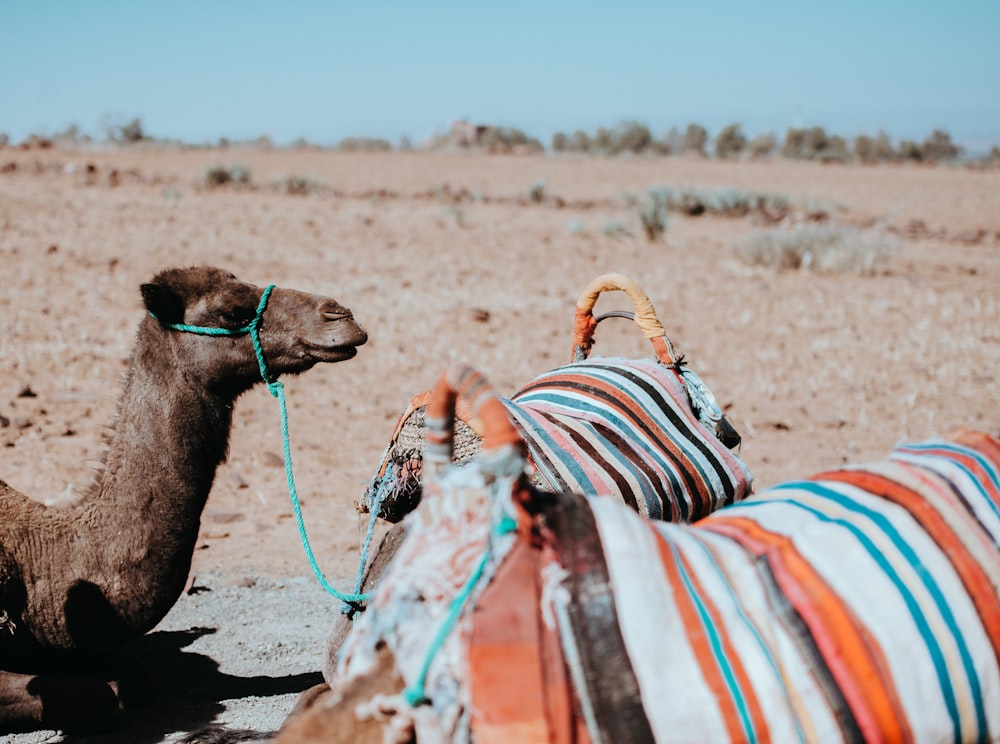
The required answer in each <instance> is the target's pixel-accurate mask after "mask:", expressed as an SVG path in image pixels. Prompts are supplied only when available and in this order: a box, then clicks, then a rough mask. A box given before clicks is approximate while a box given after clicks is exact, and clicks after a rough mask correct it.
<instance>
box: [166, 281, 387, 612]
mask: <svg viewBox="0 0 1000 744" xmlns="http://www.w3.org/2000/svg"><path fill="white" fill-rule="evenodd" d="M273 289H274V285H273V284H271V285H270V286H268V287H267V288H266V289H265V290H264V294H263V295H261V298H260V303H259V304H258V305H257V311H256V313H254V317H253V320H251V321H250V322H249V323H247V324H246V325H245V326H243V327H242V328H237V329H235V330H232V329H229V328H212V327H207V326H195V325H186V324H184V323H164V322H163V321H162V320H160V319H159V318H157V317H156V316H155V315H153V313H152V312H150V313H149V314H150V315H151V316H152V317H153V318H154V319H155V320H157V321H158V322H159V323H160V324H161V325H162V326H163V327H165V328H170V329H172V330H175V331H183V332H184V333H194V334H197V335H199V336H243V335H245V334H247V333H249V334H250V340H251V341H252V342H253V350H254V354H256V356H257V366H258V367H259V368H260V376H261V379H262V380H263V381H264V383H265V384H266V385H267V389H268V390H269V391H270V393H271V395H272V396H274V397H275V398H277V399H278V405H279V408H280V409H281V440H282V450H283V452H284V455H285V478H286V479H287V481H288V494H289V496H290V497H291V499H292V511H293V512H294V513H295V522H296V524H297V525H298V528H299V538H300V539H301V541H302V547H303V548H304V549H305V551H306V557H307V558H308V559H309V565H310V567H312V571H313V574H315V576H316V578H317V579H318V580H319V583H320V585H321V586H322V587H323V588H324V589H326V591H327V592H328V593H329V594H331V595H332V596H334V597H336V598H337V599H339V600H340V601H341V602H344V603H345V604H346V605H348V606H357V605H358V604H361V603H363V602H367V601H368V600H370V599H371V598H372V596H373V594H372V593H371V592H369V593H365V594H362V593H359V592H354V593H352V594H345V593H344V592H340V591H338V590H337V589H335V588H334V587H333V586H332V585H331V584H330V582H329V581H327V580H326V576H325V575H324V574H323V571H322V570H321V569H320V567H319V564H318V563H317V562H316V556H315V555H314V554H313V550H312V546H311V545H310V544H309V537H308V535H306V527H305V522H304V521H303V519H302V505H301V504H300V502H299V492H298V490H297V489H296V488H295V478H294V476H293V475H292V450H291V445H290V443H289V438H288V407H287V405H286V403H285V386H284V385H282V384H281V383H280V382H278V380H277V379H276V378H272V377H271V373H270V372H268V369H267V361H266V360H265V359H264V349H263V347H262V346H261V345H260V325H261V323H262V322H263V319H264V310H266V309H267V301H268V300H269V299H270V297H271V291H272V290H273ZM375 516H376V514H374V513H373V515H372V518H373V520H374V518H375ZM365 552H367V551H365ZM361 561H362V568H363V566H364V563H365V562H366V555H365V554H364V553H363V554H362V556H361ZM359 588H360V587H359Z"/></svg>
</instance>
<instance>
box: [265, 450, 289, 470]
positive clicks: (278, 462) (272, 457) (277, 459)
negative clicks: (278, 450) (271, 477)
mask: <svg viewBox="0 0 1000 744" xmlns="http://www.w3.org/2000/svg"><path fill="white" fill-rule="evenodd" d="M260 462H261V464H262V465H267V466H268V467H272V468H280V467H282V466H283V465H284V464H285V461H284V459H283V458H282V457H281V455H276V454H274V453H273V452H271V451H270V450H267V451H264V452H261V453H260Z"/></svg>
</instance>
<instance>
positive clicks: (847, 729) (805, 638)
mask: <svg viewBox="0 0 1000 744" xmlns="http://www.w3.org/2000/svg"><path fill="white" fill-rule="evenodd" d="M756 563H757V570H758V572H759V573H760V575H761V577H762V578H763V585H764V588H765V590H766V591H767V599H768V602H769V603H770V604H771V612H772V617H774V618H775V619H777V620H778V622H780V623H781V624H782V625H784V626H785V628H787V629H788V632H789V636H790V637H791V638H792V639H793V640H794V642H795V645H796V646H798V648H799V653H800V654H802V656H803V657H804V658H806V659H809V661H810V662H811V666H810V668H811V669H812V676H813V678H814V679H815V680H816V682H817V684H818V685H819V688H820V689H821V690H822V691H823V697H825V698H826V703H827V707H829V709H830V710H831V711H833V712H834V715H836V717H837V722H838V724H839V726H840V731H841V732H842V733H843V741H849V742H863V741H864V740H865V738H864V736H862V735H861V728H860V727H859V726H858V721H857V719H856V718H855V717H854V713H852V712H851V708H850V706H849V705H848V704H847V699H846V698H845V697H844V694H843V692H841V689H840V685H838V684H837V681H836V679H834V676H833V672H831V671H830V667H828V666H827V665H826V661H824V659H823V654H822V653H820V650H819V647H817V646H816V641H815V640H814V639H813V636H812V633H811V632H810V631H809V626H807V625H806V623H805V620H803V619H802V616H801V615H800V614H799V613H798V611H797V610H796V609H795V608H794V607H793V606H792V603H791V602H789V601H788V598H787V597H786V596H785V594H784V592H782V591H781V587H779V586H778V580H777V579H776V578H775V577H774V570H773V569H772V568H771V561H770V559H769V558H768V557H767V556H766V555H762V556H760V557H759V558H757V559H756Z"/></svg>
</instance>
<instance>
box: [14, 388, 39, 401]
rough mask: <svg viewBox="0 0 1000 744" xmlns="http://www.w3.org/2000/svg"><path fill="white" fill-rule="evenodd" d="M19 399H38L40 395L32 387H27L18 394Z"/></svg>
mask: <svg viewBox="0 0 1000 744" xmlns="http://www.w3.org/2000/svg"><path fill="white" fill-rule="evenodd" d="M17 397H18V398H37V397H38V393H36V392H35V391H34V390H32V389H31V385H25V386H24V387H23V388H21V391H20V392H19V393H18V394H17Z"/></svg>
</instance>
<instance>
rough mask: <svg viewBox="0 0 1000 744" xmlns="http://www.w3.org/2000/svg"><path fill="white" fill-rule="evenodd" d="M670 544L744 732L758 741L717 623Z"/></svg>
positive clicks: (751, 738)
mask: <svg viewBox="0 0 1000 744" xmlns="http://www.w3.org/2000/svg"><path fill="white" fill-rule="evenodd" d="M669 545H670V552H671V554H672V555H673V558H674V564H675V565H676V566H677V572H678V574H679V575H680V577H681V582H682V583H683V584H684V589H685V591H686V592H687V595H688V597H689V598H690V599H691V601H692V602H693V603H694V606H695V609H696V610H697V611H698V619H699V620H701V626H702V630H703V631H704V634H705V637H706V638H708V642H709V644H710V645H711V647H712V655H713V656H714V657H715V662H716V664H717V665H718V667H719V671H720V672H721V673H722V677H723V679H725V681H726V687H727V688H728V689H729V695H730V697H731V698H732V700H733V702H734V703H735V704H736V709H737V710H738V711H739V714H740V724H742V726H743V734H744V735H745V736H746V740H747V741H748V742H756V741H757V732H756V731H754V728H753V722H752V721H751V720H750V712H749V711H748V710H747V703H746V698H745V697H744V695H743V691H742V690H741V689H740V686H739V683H738V682H737V681H736V675H735V674H734V673H733V666H732V664H731V663H730V661H729V659H728V658H727V657H726V653H725V651H724V650H723V648H722V641H721V639H720V638H719V633H718V632H717V631H716V629H715V623H713V622H712V617H711V616H710V615H709V613H708V610H707V609H706V608H705V601H704V599H703V598H702V596H701V594H699V592H698V590H697V589H695V587H694V585H693V584H692V583H691V577H690V575H689V574H688V571H687V568H686V567H685V566H684V562H683V561H682V560H681V555H680V551H679V550H678V549H677V544H676V542H674V541H671V542H670V543H669Z"/></svg>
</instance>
